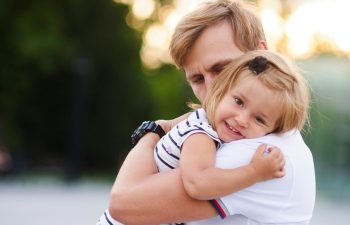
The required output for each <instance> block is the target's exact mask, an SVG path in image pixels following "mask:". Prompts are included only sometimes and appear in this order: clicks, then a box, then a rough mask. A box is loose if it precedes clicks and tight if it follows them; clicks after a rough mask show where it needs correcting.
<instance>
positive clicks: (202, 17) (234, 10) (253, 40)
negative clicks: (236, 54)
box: [169, 0, 266, 68]
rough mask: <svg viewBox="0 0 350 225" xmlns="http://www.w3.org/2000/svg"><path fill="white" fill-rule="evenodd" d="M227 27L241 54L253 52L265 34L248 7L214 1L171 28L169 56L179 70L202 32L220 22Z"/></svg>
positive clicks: (253, 12) (250, 6) (236, 3)
mask: <svg viewBox="0 0 350 225" xmlns="http://www.w3.org/2000/svg"><path fill="white" fill-rule="evenodd" d="M224 21H225V22H228V23H229V24H231V27H232V32H233V38H234V42H235V44H236V45H237V47H238V48H239V49H240V50H241V51H243V52H247V51H251V50H256V49H258V47H259V44H260V43H261V41H265V40H266V39H265V34H264V30H263V27H262V24H261V21H260V19H259V17H258V16H257V15H256V14H255V10H254V9H253V6H252V5H248V4H247V3H243V2H241V1H238V0H236V1H232V0H217V1H214V2H208V3H206V4H204V5H202V7H200V8H198V9H197V10H194V11H193V12H191V13H189V14H188V15H186V16H185V17H184V18H183V19H182V20H181V21H180V22H179V24H178V25H177V27H176V28H175V32H174V34H173V36H172V39H171V43H170V48H169V49H170V54H171V56H172V58H173V60H174V62H175V64H176V65H177V67H179V68H183V63H184V61H185V57H186V56H187V54H188V52H189V51H190V50H191V48H192V46H193V45H194V43H195V42H196V40H197V39H198V37H199V36H200V35H201V34H202V33H203V31H204V30H205V29H206V28H208V27H210V26H213V25H215V24H218V23H220V22H224Z"/></svg>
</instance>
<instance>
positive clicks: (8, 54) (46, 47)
mask: <svg viewBox="0 0 350 225" xmlns="http://www.w3.org/2000/svg"><path fill="white" fill-rule="evenodd" d="M127 13H128V8H127V7H126V6H124V5H121V4H116V3H114V2H113V1H110V0H102V1H83V0H65V1H53V0H45V1H44V0H33V1H30V2H28V1H11V0H4V1H1V2H0V21H1V23H0V31H1V34H2V35H1V36H0V42H1V43H2V48H1V49H2V51H1V52H0V71H1V73H0V116H1V117H2V118H0V119H1V120H0V121H2V125H1V124H0V129H2V132H0V134H1V133H2V134H3V137H2V138H0V140H2V143H0V144H2V145H6V146H7V147H8V149H9V150H10V152H12V153H13V154H14V153H15V152H17V153H20V154H21V155H24V156H26V159H27V162H28V167H29V168H43V167H50V168H59V169H60V168H64V167H68V170H67V171H69V174H72V175H73V176H74V175H79V174H80V172H81V169H84V170H88V169H96V168H99V169H108V170H109V171H111V172H113V171H114V170H112V168H116V167H117V162H120V161H122V160H123V159H124V156H125V154H126V152H127V151H128V150H129V149H130V144H129V136H130V133H131V132H132V130H133V129H134V128H135V127H136V126H137V125H138V124H139V123H140V122H141V121H143V120H145V119H150V118H153V119H155V118H156V117H155V116H159V117H168V116H173V115H178V114H179V113H180V112H182V111H183V108H184V107H183V106H184V104H183V102H184V101H181V98H179V95H180V96H187V94H185V93H184V88H185V89H186V87H185V86H184V82H183V80H182V81H181V80H179V79H180V78H179V77H180V76H179V75H178V73H176V72H174V71H175V70H174V68H170V69H169V67H164V68H165V69H160V70H158V71H156V74H158V75H159V77H164V79H163V78H162V79H160V82H157V81H156V78H154V77H155V76H153V77H152V76H144V75H145V74H152V73H153V72H152V71H147V70H142V65H141V62H140V59H139V51H140V48H141V38H140V35H141V33H138V32H136V31H135V30H133V29H131V28H129V27H128V26H127V25H126V22H125V17H126V15H127ZM167 68H168V69H167ZM166 73H169V76H168V77H166V78H165V76H166ZM169 80H172V81H173V82H172V83H171V84H170V83H168V86H166V87H165V86H164V87H163V85H164V84H165V83H167V82H169ZM169 85H172V87H171V86H169ZM178 86H182V87H184V88H180V87H179V88H178V89H177V87H178ZM171 88H173V89H177V91H172V90H171ZM153 91H154V92H153ZM185 91H186V90H185ZM166 93H168V94H166ZM163 95H164V96H170V98H169V99H166V97H161V96H163ZM157 98H159V99H161V100H159V99H157ZM174 99H176V101H173V100H174ZM179 99H180V100H179ZM157 101H158V102H157ZM159 102H160V104H158V103H159ZM162 102H164V104H163V103H162ZM165 103H167V104H165ZM169 105H170V106H171V108H170V109H171V111H172V113H170V114H164V115H162V112H166V111H167V110H163V111H161V113H156V111H157V110H158V109H160V108H161V107H168V106H169ZM160 106H161V107H160ZM181 107H182V108H181ZM151 115H152V116H151ZM1 127H2V128H1Z"/></svg>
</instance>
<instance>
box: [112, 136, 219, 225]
mask: <svg viewBox="0 0 350 225" xmlns="http://www.w3.org/2000/svg"><path fill="white" fill-rule="evenodd" d="M158 140H159V137H158V135H156V134H153V133H148V134H147V135H145V136H144V137H143V138H142V139H141V140H140V141H139V143H138V144H137V145H136V146H135V147H134V148H133V149H132V151H131V152H130V153H129V155H128V156H127V158H126V159H125V161H124V163H123V165H122V167H121V169H120V171H119V174H118V176H117V178H116V181H115V183H114V185H113V188H112V191H111V197H110V204H109V209H108V210H109V212H110V214H111V216H112V217H113V218H114V219H116V220H118V221H119V222H122V223H125V224H159V223H166V222H176V221H182V222H183V221H190V220H199V219H205V218H209V217H213V216H216V215H217V213H216V211H215V209H214V208H213V207H212V206H211V205H210V203H209V202H207V201H199V200H194V199H191V198H190V197H189V196H188V195H187V194H186V192H185V191H184V187H183V184H182V181H181V177H180V171H179V169H174V170H172V171H169V172H164V173H163V172H162V173H156V172H157V169H156V166H155V163H154V160H153V148H154V146H155V144H156V142H157V141H158Z"/></svg>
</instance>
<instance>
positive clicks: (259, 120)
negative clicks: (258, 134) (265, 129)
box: [256, 117, 265, 125]
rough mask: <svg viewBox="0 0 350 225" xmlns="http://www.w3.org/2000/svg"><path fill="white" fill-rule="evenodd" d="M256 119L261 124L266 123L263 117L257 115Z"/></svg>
mask: <svg viewBox="0 0 350 225" xmlns="http://www.w3.org/2000/svg"><path fill="white" fill-rule="evenodd" d="M256 121H257V122H258V123H260V124H263V125H265V120H264V119H262V118H261V117H256Z"/></svg>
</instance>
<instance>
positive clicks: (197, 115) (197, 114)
mask: <svg viewBox="0 0 350 225" xmlns="http://www.w3.org/2000/svg"><path fill="white" fill-rule="evenodd" d="M196 117H197V119H199V113H198V110H196Z"/></svg>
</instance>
